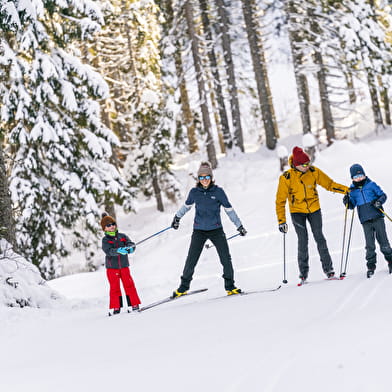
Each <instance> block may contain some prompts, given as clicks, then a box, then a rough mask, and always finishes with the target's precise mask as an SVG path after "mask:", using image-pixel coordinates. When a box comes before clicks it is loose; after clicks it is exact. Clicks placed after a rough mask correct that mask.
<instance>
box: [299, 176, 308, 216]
mask: <svg viewBox="0 0 392 392" xmlns="http://www.w3.org/2000/svg"><path fill="white" fill-rule="evenodd" d="M301 184H302V185H303V187H304V194H305V199H304V200H305V203H306V208H307V210H308V211H309V214H310V209H309V204H308V201H307V200H306V186H305V184H304V183H303V181H302V180H301Z"/></svg>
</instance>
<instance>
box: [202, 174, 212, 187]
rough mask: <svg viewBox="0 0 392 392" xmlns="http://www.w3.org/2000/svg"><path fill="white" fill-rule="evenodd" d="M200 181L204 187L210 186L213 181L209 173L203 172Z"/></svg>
mask: <svg viewBox="0 0 392 392" xmlns="http://www.w3.org/2000/svg"><path fill="white" fill-rule="evenodd" d="M199 181H200V184H201V185H202V187H203V188H208V186H209V185H210V183H211V176H210V175H209V174H201V175H200V176H199Z"/></svg>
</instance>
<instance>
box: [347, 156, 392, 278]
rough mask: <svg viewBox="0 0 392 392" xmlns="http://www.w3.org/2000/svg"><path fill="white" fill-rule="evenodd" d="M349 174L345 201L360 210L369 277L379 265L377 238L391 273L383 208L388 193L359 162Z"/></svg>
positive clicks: (391, 255) (351, 207) (350, 206)
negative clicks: (377, 264) (348, 186)
mask: <svg viewBox="0 0 392 392" xmlns="http://www.w3.org/2000/svg"><path fill="white" fill-rule="evenodd" d="M350 174H351V178H352V180H353V183H352V185H351V186H350V193H349V194H347V195H346V196H344V198H343V203H344V204H345V205H346V206H347V208H349V209H354V208H355V207H357V210H358V216H359V220H360V221H361V223H362V227H363V231H364V233H365V241H366V261H367V268H368V271H367V277H368V278H370V277H371V276H372V275H373V274H374V271H375V269H376V261H377V259H376V257H377V256H376V244H375V240H376V239H377V242H378V243H379V245H380V250H381V252H382V253H383V254H384V257H385V259H386V260H387V262H388V266H389V273H392V249H391V247H390V245H389V241H388V237H387V233H386V230H385V222H384V214H383V209H382V205H383V204H384V203H385V201H386V199H387V195H386V194H385V193H384V192H383V191H382V189H381V188H380V187H379V186H378V185H377V184H376V183H375V182H373V181H372V180H371V179H370V178H368V177H366V175H365V171H364V170H363V168H362V166H361V165H358V164H357V163H356V164H354V165H352V166H351V168H350Z"/></svg>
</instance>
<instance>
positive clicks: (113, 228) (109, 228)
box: [105, 222, 116, 231]
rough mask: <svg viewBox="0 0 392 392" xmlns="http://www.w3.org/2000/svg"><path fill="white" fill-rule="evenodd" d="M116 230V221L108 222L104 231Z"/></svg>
mask: <svg viewBox="0 0 392 392" xmlns="http://www.w3.org/2000/svg"><path fill="white" fill-rule="evenodd" d="M115 230H116V222H113V223H108V224H107V225H106V226H105V231H115Z"/></svg>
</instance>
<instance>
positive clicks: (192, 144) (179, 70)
mask: <svg viewBox="0 0 392 392" xmlns="http://www.w3.org/2000/svg"><path fill="white" fill-rule="evenodd" d="M175 45H176V50H175V52H174V62H175V65H176V74H177V79H178V80H179V82H180V86H179V87H180V100H181V102H180V103H181V113H182V116H183V121H182V122H183V123H184V125H185V127H186V132H187V136H188V150H189V152H190V153H191V154H192V153H194V152H196V151H198V150H199V146H198V145H197V137H196V128H195V123H194V120H193V115H192V111H191V107H190V104H189V95H188V90H187V89H186V82H185V78H184V68H183V64H182V58H181V50H180V48H179V43H178V41H176V43H175Z"/></svg>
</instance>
